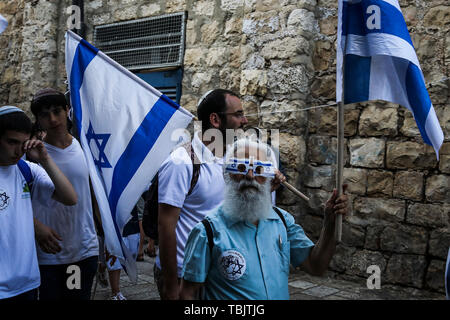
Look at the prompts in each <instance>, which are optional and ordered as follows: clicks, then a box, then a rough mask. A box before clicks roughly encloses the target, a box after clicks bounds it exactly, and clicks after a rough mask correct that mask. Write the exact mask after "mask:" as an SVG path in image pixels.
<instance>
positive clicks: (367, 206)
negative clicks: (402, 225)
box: [353, 197, 405, 222]
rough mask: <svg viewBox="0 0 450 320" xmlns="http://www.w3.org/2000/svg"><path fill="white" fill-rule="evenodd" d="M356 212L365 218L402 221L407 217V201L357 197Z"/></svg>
mask: <svg viewBox="0 0 450 320" xmlns="http://www.w3.org/2000/svg"><path fill="white" fill-rule="evenodd" d="M353 210H354V214H355V215H356V216H359V217H360V218H363V219H379V220H386V221H393V222H401V221H403V220H404V218H405V201H403V200H395V199H381V198H361V197H358V198H356V199H355V202H354V206H353Z"/></svg>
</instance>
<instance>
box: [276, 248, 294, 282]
mask: <svg viewBox="0 0 450 320" xmlns="http://www.w3.org/2000/svg"><path fill="white" fill-rule="evenodd" d="M290 248H291V245H290V243H289V241H285V242H284V243H282V244H281V245H277V250H278V253H279V255H280V264H281V270H282V271H283V272H285V273H286V274H289V264H290V260H291V253H290Z"/></svg>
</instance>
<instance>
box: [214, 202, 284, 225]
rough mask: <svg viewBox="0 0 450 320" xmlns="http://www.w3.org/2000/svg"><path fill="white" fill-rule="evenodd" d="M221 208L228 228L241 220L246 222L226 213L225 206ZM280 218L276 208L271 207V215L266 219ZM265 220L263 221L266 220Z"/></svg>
mask: <svg viewBox="0 0 450 320" xmlns="http://www.w3.org/2000/svg"><path fill="white" fill-rule="evenodd" d="M219 210H220V214H221V215H222V217H223V220H224V222H225V224H226V226H227V228H230V227H232V226H233V225H235V224H236V223H239V222H241V223H245V222H244V221H242V220H238V219H232V218H230V217H229V216H228V215H227V214H226V213H225V211H224V210H223V206H220V208H219ZM278 219H279V217H278V215H277V213H276V212H275V210H273V208H271V210H270V215H269V217H268V218H267V219H265V220H278ZM265 220H263V221H265ZM260 222H261V221H260Z"/></svg>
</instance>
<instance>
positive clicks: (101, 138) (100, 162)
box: [86, 122, 112, 171]
mask: <svg viewBox="0 0 450 320" xmlns="http://www.w3.org/2000/svg"><path fill="white" fill-rule="evenodd" d="M110 136H111V134H109V133H103V134H97V133H95V132H94V128H92V123H90V122H89V128H88V131H87V133H86V140H87V143H88V144H90V142H91V140H94V141H95V144H96V145H97V148H98V159H95V158H94V164H95V165H96V166H97V168H98V170H100V171H101V170H102V168H112V166H111V164H110V163H109V161H108V158H107V157H106V154H105V147H106V144H107V143H108V140H109V137H110Z"/></svg>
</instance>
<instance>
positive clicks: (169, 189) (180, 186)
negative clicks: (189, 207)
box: [158, 148, 193, 208]
mask: <svg viewBox="0 0 450 320" xmlns="http://www.w3.org/2000/svg"><path fill="white" fill-rule="evenodd" d="M182 149H183V150H180V149H178V150H177V151H178V152H175V153H173V154H172V155H171V156H170V157H169V159H167V160H166V161H165V162H164V163H163V165H162V166H161V168H160V169H159V172H158V203H165V204H169V205H171V206H174V207H177V208H182V207H183V204H184V200H185V199H186V196H187V193H188V192H189V188H190V186H191V179H192V171H193V168H192V167H193V166H192V161H191V159H190V158H189V156H188V154H187V152H186V150H185V149H184V148H182Z"/></svg>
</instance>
